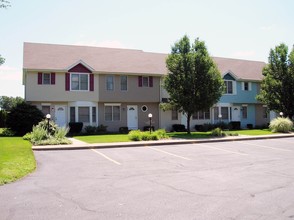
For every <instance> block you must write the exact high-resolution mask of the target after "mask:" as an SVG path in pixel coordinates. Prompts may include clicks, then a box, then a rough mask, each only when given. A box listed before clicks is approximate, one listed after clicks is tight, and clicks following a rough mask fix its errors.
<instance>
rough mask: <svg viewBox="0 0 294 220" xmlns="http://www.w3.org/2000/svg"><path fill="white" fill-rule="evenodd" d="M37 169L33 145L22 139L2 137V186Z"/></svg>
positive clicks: (0, 177) (0, 148) (0, 169)
mask: <svg viewBox="0 0 294 220" xmlns="http://www.w3.org/2000/svg"><path fill="white" fill-rule="evenodd" d="M35 168H36V160H35V157H34V154H33V151H32V145H31V143H30V142H29V141H25V140H23V139H22V137H0V185H3V184H6V183H10V182H13V181H15V180H18V179H20V178H22V177H24V176H25V175H27V174H29V173H31V172H32V171H34V170H35Z"/></svg>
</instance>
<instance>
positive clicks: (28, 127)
mask: <svg viewBox="0 0 294 220" xmlns="http://www.w3.org/2000/svg"><path fill="white" fill-rule="evenodd" d="M42 119H44V115H43V113H42V112H41V111H40V110H39V109H38V108H37V107H36V106H33V105H30V104H28V103H19V104H17V105H16V106H15V107H13V108H12V109H11V111H10V113H8V116H7V121H6V124H7V127H8V128H10V129H11V130H12V131H14V132H15V134H16V135H24V134H26V133H28V132H30V131H32V128H33V126H34V125H36V124H38V123H39V122H40V121H41V120H42Z"/></svg>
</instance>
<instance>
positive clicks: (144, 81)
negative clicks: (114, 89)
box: [138, 76, 153, 87]
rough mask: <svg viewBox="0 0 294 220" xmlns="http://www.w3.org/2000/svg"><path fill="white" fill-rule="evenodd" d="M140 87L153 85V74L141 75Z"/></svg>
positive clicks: (139, 79) (139, 78)
mask: <svg viewBox="0 0 294 220" xmlns="http://www.w3.org/2000/svg"><path fill="white" fill-rule="evenodd" d="M138 84H139V87H153V76H139V77H138Z"/></svg>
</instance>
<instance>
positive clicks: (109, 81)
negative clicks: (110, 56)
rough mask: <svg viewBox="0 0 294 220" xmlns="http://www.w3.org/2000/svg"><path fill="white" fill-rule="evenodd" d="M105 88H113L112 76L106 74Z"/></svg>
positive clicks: (110, 89)
mask: <svg viewBox="0 0 294 220" xmlns="http://www.w3.org/2000/svg"><path fill="white" fill-rule="evenodd" d="M106 90H108V91H113V90H114V79H113V76H106Z"/></svg>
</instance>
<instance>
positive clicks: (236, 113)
mask: <svg viewBox="0 0 294 220" xmlns="http://www.w3.org/2000/svg"><path fill="white" fill-rule="evenodd" d="M232 121H241V115H240V106H233V107H232Z"/></svg>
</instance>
